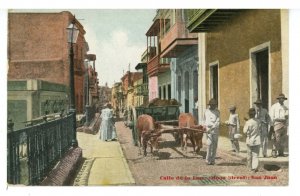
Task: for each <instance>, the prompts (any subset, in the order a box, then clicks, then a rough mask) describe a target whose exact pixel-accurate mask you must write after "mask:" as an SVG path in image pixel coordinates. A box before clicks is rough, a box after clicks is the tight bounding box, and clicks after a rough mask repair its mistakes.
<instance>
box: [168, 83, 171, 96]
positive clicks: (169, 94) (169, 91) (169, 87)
mask: <svg viewBox="0 0 300 196" xmlns="http://www.w3.org/2000/svg"><path fill="white" fill-rule="evenodd" d="M168 99H171V84H168Z"/></svg>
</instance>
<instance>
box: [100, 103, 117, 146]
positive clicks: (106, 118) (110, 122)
mask: <svg viewBox="0 0 300 196" xmlns="http://www.w3.org/2000/svg"><path fill="white" fill-rule="evenodd" d="M100 117H101V126H100V138H99V139H101V140H103V141H108V140H115V139H116V130H115V122H114V119H113V110H112V109H111V104H106V106H105V108H104V109H103V110H102V111H101V116H100Z"/></svg>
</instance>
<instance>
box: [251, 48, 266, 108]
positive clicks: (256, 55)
mask: <svg viewBox="0 0 300 196" xmlns="http://www.w3.org/2000/svg"><path fill="white" fill-rule="evenodd" d="M251 59H252V78H251V80H252V82H251V83H252V103H253V102H254V101H255V100H257V99H261V100H262V107H263V108H266V109H269V48H268V47H267V48H263V49H261V50H259V51H255V52H253V53H251Z"/></svg>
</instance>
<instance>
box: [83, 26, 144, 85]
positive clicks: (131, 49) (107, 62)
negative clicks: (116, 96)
mask: <svg viewBox="0 0 300 196" xmlns="http://www.w3.org/2000/svg"><path fill="white" fill-rule="evenodd" d="M85 29H86V32H87V34H86V40H87V41H88V43H89V47H90V52H89V53H93V54H96V55H97V60H96V71H97V72H98V78H99V82H100V85H104V84H105V83H106V82H107V83H108V85H109V86H112V85H113V83H114V81H115V82H118V81H120V79H121V77H122V75H123V70H124V71H125V72H126V71H127V70H128V65H129V63H130V71H135V69H134V67H135V66H136V65H137V63H139V62H140V58H141V55H142V53H143V51H144V50H145V49H146V43H131V42H130V41H129V39H128V37H129V36H128V33H127V32H126V31H125V30H121V29H117V30H114V31H112V32H111V33H110V34H109V36H108V38H107V39H104V40H100V39H99V38H100V36H101V35H96V33H95V32H94V31H93V30H91V29H89V28H88V27H86V28H85Z"/></svg>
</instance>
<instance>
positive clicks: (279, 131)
mask: <svg viewBox="0 0 300 196" xmlns="http://www.w3.org/2000/svg"><path fill="white" fill-rule="evenodd" d="M277 99H278V102H277V103H275V104H274V105H272V107H271V111H270V117H271V120H272V123H273V126H274V135H275V137H274V138H273V140H274V142H273V149H272V156H273V157H274V158H276V157H277V156H284V154H283V153H284V144H285V142H286V138H287V127H288V116H289V115H288V108H287V107H286V106H285V105H284V104H283V102H284V101H285V100H287V98H286V97H285V95H284V94H282V93H281V94H279V96H278V97H277Z"/></svg>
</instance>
